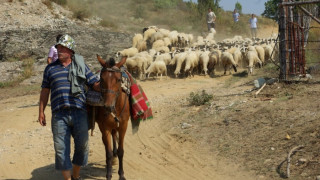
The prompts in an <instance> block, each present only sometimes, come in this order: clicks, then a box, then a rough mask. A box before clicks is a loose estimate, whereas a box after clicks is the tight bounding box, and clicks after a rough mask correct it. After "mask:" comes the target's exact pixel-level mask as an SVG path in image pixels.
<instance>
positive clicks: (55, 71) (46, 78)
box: [41, 60, 98, 112]
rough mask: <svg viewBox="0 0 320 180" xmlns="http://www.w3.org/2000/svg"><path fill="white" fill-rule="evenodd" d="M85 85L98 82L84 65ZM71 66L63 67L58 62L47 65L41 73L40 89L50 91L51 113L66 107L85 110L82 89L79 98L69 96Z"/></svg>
mask: <svg viewBox="0 0 320 180" xmlns="http://www.w3.org/2000/svg"><path fill="white" fill-rule="evenodd" d="M85 66H86V67H85V69H86V72H85V75H86V83H87V84H88V85H89V86H92V85H93V84H94V83H95V82H97V81H98V79H97V78H96V76H95V75H94V74H93V73H92V72H91V70H90V69H89V67H88V66H87V65H85ZM70 67H71V64H69V65H68V66H67V67H64V66H63V65H62V64H61V63H60V61H59V60H57V61H55V62H53V63H51V64H49V65H48V66H47V67H46V68H45V70H44V73H43V81H42V85H41V87H42V88H48V89H50V90H51V96H50V101H51V110H52V112H55V111H58V110H59V109H61V108H63V107H65V106H68V107H74V108H79V109H83V110H86V96H85V93H84V87H82V92H83V93H81V94H80V95H79V96H72V95H71V82H70V81H69V80H68V76H69V69H70Z"/></svg>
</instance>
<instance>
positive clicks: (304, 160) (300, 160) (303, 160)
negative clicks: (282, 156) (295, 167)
mask: <svg viewBox="0 0 320 180" xmlns="http://www.w3.org/2000/svg"><path fill="white" fill-rule="evenodd" d="M307 161H308V160H307V159H305V158H300V159H299V160H298V163H299V164H304V163H306V162H307Z"/></svg>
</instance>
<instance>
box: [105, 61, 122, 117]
mask: <svg viewBox="0 0 320 180" xmlns="http://www.w3.org/2000/svg"><path fill="white" fill-rule="evenodd" d="M105 71H107V72H115V73H121V78H120V81H121V79H122V71H121V70H120V69H119V68H117V67H112V68H107V67H103V68H102V69H101V72H100V77H101V74H102V72H105ZM120 83H121V82H120ZM100 90H101V94H102V93H110V94H116V102H117V101H118V97H119V94H120V92H121V85H120V86H119V90H118V91H117V92H115V91H114V90H112V89H105V88H102V84H101V82H100ZM102 97H103V95H102ZM126 102H127V95H126V98H125V101H124V105H123V107H122V110H121V112H120V117H121V115H122V113H123V111H124V108H125V106H126ZM114 111H116V108H115V109H114ZM107 113H108V112H106V114H107ZM110 114H111V115H112V116H113V118H114V119H115V121H116V122H118V123H119V118H118V117H117V116H116V115H115V114H117V113H116V112H115V114H114V113H113V112H112V111H111V112H110Z"/></svg>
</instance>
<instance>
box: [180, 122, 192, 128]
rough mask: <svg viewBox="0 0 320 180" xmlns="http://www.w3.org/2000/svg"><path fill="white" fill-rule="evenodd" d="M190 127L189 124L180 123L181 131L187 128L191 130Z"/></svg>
mask: <svg viewBox="0 0 320 180" xmlns="http://www.w3.org/2000/svg"><path fill="white" fill-rule="evenodd" d="M191 127H192V125H191V124H188V123H182V124H181V128H182V129H188V128H191Z"/></svg>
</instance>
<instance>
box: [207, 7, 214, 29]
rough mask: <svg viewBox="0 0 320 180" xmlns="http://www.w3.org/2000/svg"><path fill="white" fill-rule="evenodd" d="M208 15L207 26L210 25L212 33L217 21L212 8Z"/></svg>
mask: <svg viewBox="0 0 320 180" xmlns="http://www.w3.org/2000/svg"><path fill="white" fill-rule="evenodd" d="M208 11H209V12H208V14H207V24H208V31H210V29H211V28H213V29H214V28H215V21H216V15H215V14H214V12H213V11H212V10H211V8H209V9H208Z"/></svg>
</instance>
